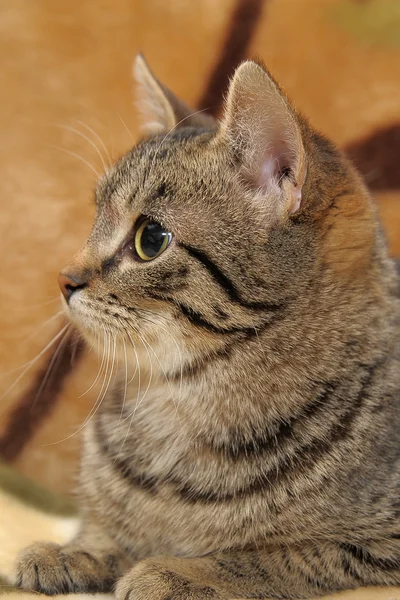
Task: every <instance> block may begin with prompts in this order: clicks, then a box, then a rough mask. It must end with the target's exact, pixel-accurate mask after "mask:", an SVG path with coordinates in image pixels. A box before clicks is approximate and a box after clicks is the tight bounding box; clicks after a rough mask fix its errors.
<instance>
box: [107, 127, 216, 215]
mask: <svg viewBox="0 0 400 600" xmlns="http://www.w3.org/2000/svg"><path fill="white" fill-rule="evenodd" d="M212 142H213V133H212V132H209V131H208V132H203V131H201V130H196V129H191V128H184V129H182V130H178V131H176V132H174V133H170V134H165V135H158V136H154V137H152V138H150V139H147V140H144V141H142V142H141V143H139V144H138V145H137V146H135V147H134V148H133V149H132V150H131V151H130V152H128V153H127V154H126V155H125V156H124V157H123V158H121V159H120V160H119V161H118V162H117V163H116V164H115V165H114V167H113V168H112V170H111V171H110V172H109V173H108V174H107V175H105V176H104V177H103V179H102V181H101V182H100V184H99V187H98V190H97V196H98V200H99V201H100V202H114V203H118V204H121V205H125V206H127V207H132V208H134V209H135V210H139V211H140V210H144V205H146V206H147V208H149V207H151V205H152V204H155V205H156V204H158V203H159V202H160V201H167V200H168V201H169V202H173V201H175V202H176V201H179V200H182V199H185V196H187V195H192V196H193V191H194V190H197V191H199V190H200V189H201V191H202V194H203V195H204V194H207V193H209V194H210V193H211V192H212V191H215V187H216V186H218V185H219V184H220V183H222V182H221V176H223V174H224V173H225V174H226V161H225V159H224V156H223V153H222V152H221V149H220V148H218V147H216V145H215V144H213V143H212Z"/></svg>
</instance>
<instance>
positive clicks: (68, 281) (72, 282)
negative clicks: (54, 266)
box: [58, 273, 87, 302]
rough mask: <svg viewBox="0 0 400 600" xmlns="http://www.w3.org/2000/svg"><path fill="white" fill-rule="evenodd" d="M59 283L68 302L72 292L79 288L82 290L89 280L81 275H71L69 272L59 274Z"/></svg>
mask: <svg viewBox="0 0 400 600" xmlns="http://www.w3.org/2000/svg"><path fill="white" fill-rule="evenodd" d="M58 285H59V286H60V290H61V292H62V295H63V296H64V298H65V299H66V301H67V302H68V301H69V299H70V298H71V296H72V294H73V293H74V292H76V291H78V290H82V289H83V288H85V287H86V286H87V282H86V281H85V280H84V279H83V278H82V277H79V275H76V274H74V275H69V274H68V273H60V274H59V276H58Z"/></svg>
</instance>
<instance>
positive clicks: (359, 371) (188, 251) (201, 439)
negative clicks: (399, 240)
mask: <svg viewBox="0 0 400 600" xmlns="http://www.w3.org/2000/svg"><path fill="white" fill-rule="evenodd" d="M139 68H140V69H141V82H142V85H145V87H147V91H148V97H149V98H148V99H149V100H150V103H151V104H152V106H153V107H154V106H157V110H156V111H155V112H156V121H158V122H160V121H161V122H162V124H163V125H164V126H168V127H172V126H173V125H174V119H175V123H176V122H177V121H178V120H179V119H178V117H181V118H182V114H184V112H183V113H182V112H180V111H184V108H185V107H183V106H182V105H181V104H178V103H176V101H174V99H173V98H172V97H171V95H170V92H168V91H167V90H165V89H164V88H163V87H161V86H159V84H158V82H156V80H153V79H152V77H151V74H150V73H149V71H148V70H147V69H146V68H145V66H144V65H143V64H142V62H141V61H140V63H139ZM263 86H264V89H263ZM149 90H150V91H149ZM263 98H265V101H266V103H267V108H266V111H265V112H264V113H263V111H262V110H261V108H260V106H261V105H262V102H264V100H263ZM174 102H175V104H174ZM171 103H172V104H171ZM257 103H259V105H260V106H258V107H256V109H254V106H253V105H254V104H256V105H257ZM157 111H158V112H157ZM260 115H263V117H262V119H261V118H260ZM271 115H272V116H271ZM271 118H273V120H274V123H273V125H272V126H271V125H270V122H269V121H270V119H271ZM191 119H192V120H193V119H195V117H191ZM264 119H266V121H268V126H267V127H264ZM189 121H190V119H189ZM182 125H184V124H182ZM189 125H190V127H184V128H181V129H180V128H179V127H178V128H177V129H176V130H175V131H173V132H171V133H170V134H168V136H166V135H165V134H161V135H156V136H153V137H150V139H149V140H145V141H144V142H142V143H141V144H140V145H139V146H138V147H137V148H135V149H134V150H133V151H132V152H131V153H129V154H128V155H127V156H126V157H124V158H123V159H121V161H120V162H119V163H118V164H117V165H116V166H115V167H114V168H113V169H112V170H111V172H110V173H109V174H108V176H107V177H106V178H105V179H104V180H103V181H102V183H101V185H100V187H99V191H98V205H99V209H98V216H97V219H96V223H95V226H94V229H93V232H92V234H91V237H90V238H89V241H88V244H87V246H86V247H85V248H84V249H83V251H82V253H81V254H80V256H79V258H78V260H77V261H76V262H75V266H74V269H75V270H76V269H78V267H79V276H77V275H74V276H72V275H71V274H70V273H69V274H68V278H67V279H65V280H63V282H62V286H63V291H64V295H65V296H66V297H67V298H68V300H70V306H71V313H72V317H73V319H74V320H76V321H77V322H78V324H81V325H82V323H83V324H84V325H85V328H86V329H87V335H88V336H89V337H92V338H93V332H94V333H95V334H96V333H98V331H97V330H98V329H99V328H101V327H103V328H104V327H106V328H107V330H108V331H112V332H113V339H114V338H115V334H116V333H118V335H120V336H123V335H124V331H128V332H130V333H129V334H128V338H126V337H125V339H124V343H123V346H122V347H121V346H119V347H118V352H119V354H121V353H122V355H124V356H125V358H126V356H127V354H126V353H127V349H126V348H127V345H128V344H130V343H131V342H134V343H135V345H136V346H137V352H138V356H137V358H138V360H139V361H140V363H141V366H142V370H141V381H140V385H139V390H138V382H137V380H135V381H134V382H130V383H129V382H128V384H127V381H128V373H127V372H126V371H125V369H124V367H123V368H122V369H121V372H120V373H119V377H118V379H117V381H116V382H115V383H114V384H113V387H112V388H111V390H110V392H109V393H108V394H107V397H106V399H105V400H104V402H103V403H102V405H101V406H100V408H99V410H98V411H97V413H96V415H95V417H94V418H93V419H92V421H91V423H90V425H89V426H88V427H87V428H86V430H85V451H84V454H83V459H82V473H81V486H80V490H81V505H82V513H83V526H82V531H81V533H80V534H79V535H78V538H77V539H76V540H74V541H73V542H72V543H71V544H70V545H69V546H68V547H66V548H65V549H59V548H57V547H53V546H50V545H42V546H40V547H34V548H33V549H28V550H27V551H26V552H25V553H24V555H23V556H22V557H21V561H20V565H19V579H20V582H21V584H22V585H23V586H24V587H28V588H33V589H37V590H43V591H45V592H47V593H53V592H59V591H85V590H89V591H90V590H107V589H111V588H112V587H113V586H114V585H115V584H116V583H117V580H118V579H119V577H120V576H121V575H123V574H124V573H125V572H126V574H125V576H124V577H123V578H122V580H121V581H120V582H119V583H118V585H117V596H118V598H120V599H121V600H124V599H125V598H132V600H134V599H135V600H142V599H143V600H147V598H149V599H150V598H152V599H155V600H158V599H160V600H161V599H165V600H166V599H167V598H174V599H175V598H193V599H204V598H212V597H215V598H229V597H266V596H275V597H280V598H298V597H312V596H315V595H318V594H321V593H323V592H330V591H333V590H337V589H345V588H351V587H357V586H360V585H369V584H372V585H380V584H396V583H400V520H399V513H400V503H399V480H400V453H399V443H398V440H397V432H398V431H399V427H400V299H399V294H398V287H399V284H398V276H397V274H396V269H395V266H394V263H392V261H390V260H389V259H388V257H387V254H386V248H385V244H384V242H383V240H382V235H381V232H380V226H379V222H378V220H377V217H376V215H375V210H374V206H373V203H372V201H371V199H370V197H369V195H368V192H367V191H366V189H365V187H364V185H363V184H362V182H361V180H360V178H359V176H358V175H357V173H356V172H355V171H354V170H353V168H352V166H351V165H350V164H349V163H348V162H347V160H346V159H345V158H344V157H343V156H342V155H341V154H340V153H338V152H337V150H335V148H334V147H333V146H332V145H331V144H330V143H329V142H327V141H326V140H325V139H324V138H322V137H321V136H319V135H317V134H315V133H314V132H313V131H312V130H311V128H309V126H308V124H307V123H306V122H305V121H304V120H303V119H301V118H300V117H298V115H297V114H296V113H295V112H294V111H293V109H291V108H290V105H289V104H288V103H287V100H286V99H285V98H284V97H283V96H282V94H281V92H280V91H279V89H278V88H277V87H276V85H275V83H274V82H273V80H272V79H271V78H270V77H269V76H268V75H267V74H266V73H265V72H264V71H262V69H261V68H260V67H259V66H257V65H255V64H254V63H245V64H244V65H243V66H242V67H240V69H239V70H238V72H237V73H236V75H235V78H234V80H233V83H232V85H231V90H230V95H229V97H228V103H227V109H226V115H225V118H224V120H223V122H222V125H221V127H220V128H219V129H215V128H211V129H210V128H207V122H206V120H204V121H201V122H199V123H196V122H189ZM246 136H247V137H246ZM258 138H263V139H258ZM141 214H144V215H146V217H150V218H151V219H152V222H153V221H155V222H161V223H162V226H163V228H164V230H165V231H172V232H173V235H174V238H173V241H171V247H170V248H168V249H166V250H165V254H162V255H160V257H159V258H155V259H154V261H150V262H149V263H147V262H137V263H136V264H134V261H132V252H134V250H132V248H133V247H134V243H133V241H132V234H131V233H130V231H131V230H132V224H134V223H135V221H136V219H137V218H138V217H139V216H140V215H141ZM139 223H140V221H139ZM135 235H136V234H135ZM135 240H136V237H135ZM128 255H129V256H128ZM127 257H128V258H127ZM136 258H137V257H136ZM146 260H147V259H146ZM131 269H135V271H131ZM76 272H78V271H76ZM83 273H84V275H83ZM124 278H125V279H124ZM68 286H69V287H68ZM72 288H74V289H72ZM77 291H79V293H76V292H77ZM72 292H73V293H72ZM71 296H72V299H71ZM99 315H101V318H100V317H99ZM132 319H134V320H136V321H135V323H133V324H132ZM96 323H99V325H96ZM135 325H136V326H137V329H136V330H135ZM135 331H136V333H137V336H138V337H137V336H136V337H135ZM143 338H144V340H145V341H143ZM108 339H111V334H110V333H109V334H107V340H108ZM112 348H114V351H115V348H116V346H115V345H114V346H109V347H108V352H109V353H110V352H112V351H113V350H112ZM122 350H123V352H122ZM154 557H155V558H154ZM137 561H139V562H137Z"/></svg>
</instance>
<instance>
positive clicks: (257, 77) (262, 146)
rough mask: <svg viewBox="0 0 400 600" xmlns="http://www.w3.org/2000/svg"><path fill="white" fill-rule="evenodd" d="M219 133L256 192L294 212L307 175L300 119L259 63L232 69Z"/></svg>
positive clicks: (298, 203) (297, 208)
mask: <svg viewBox="0 0 400 600" xmlns="http://www.w3.org/2000/svg"><path fill="white" fill-rule="evenodd" d="M220 131H221V136H222V137H223V138H224V139H225V140H226V141H228V144H229V145H230V146H231V147H232V148H233V150H234V152H235V155H236V157H237V159H238V160H239V162H240V164H241V168H242V172H243V175H244V176H245V178H246V180H247V182H248V183H249V185H250V186H251V187H252V188H253V189H254V191H257V192H258V193H259V194H261V195H267V194H269V195H271V196H274V197H277V196H279V197H280V199H281V202H280V203H279V204H280V206H283V205H285V206H286V207H287V210H288V212H289V213H290V214H294V213H295V212H297V211H298V210H299V209H300V208H301V204H302V188H303V184H304V181H305V177H306V170H307V169H306V156H305V150H304V146H303V140H302V133H301V127H300V122H299V118H298V116H297V114H296V113H295V111H294V109H293V108H292V106H291V105H290V103H289V100H288V99H287V98H286V96H285V95H284V93H283V92H282V90H281V89H280V87H279V86H278V84H277V83H276V81H275V80H274V79H273V77H272V76H271V75H270V73H269V72H268V71H267V70H266V69H264V68H263V67H262V66H261V65H259V64H258V63H256V62H254V61H251V60H248V61H246V62H244V63H242V64H241V65H240V66H239V67H238V68H237V69H236V71H235V73H234V76H233V78H232V81H231V84H230V87H229V90H228V95H227V99H226V104H225V113H224V116H223V119H222V123H221V130H220ZM275 204H276V205H278V202H276V203H275Z"/></svg>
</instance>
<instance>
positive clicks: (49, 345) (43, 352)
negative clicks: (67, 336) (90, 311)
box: [0, 323, 71, 400]
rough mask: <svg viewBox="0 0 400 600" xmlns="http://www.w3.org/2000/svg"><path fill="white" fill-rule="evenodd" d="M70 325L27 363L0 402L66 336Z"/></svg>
mask: <svg viewBox="0 0 400 600" xmlns="http://www.w3.org/2000/svg"><path fill="white" fill-rule="evenodd" d="M70 326H71V325H70V323H67V324H66V325H65V326H64V327H63V328H62V329H61V331H59V332H58V333H57V334H56V335H55V336H54V337H53V339H52V340H51V341H50V342H49V343H48V344H46V346H45V347H44V348H43V350H41V352H39V354H37V355H36V356H35V358H33V359H32V360H31V361H29V362H28V363H27V367H26V368H25V369H24V370H23V371H22V373H21V374H20V375H19V376H18V377H17V379H16V380H15V381H14V383H13V384H12V385H11V386H10V387H9V388H8V389H7V390H6V391H5V392H4V393H3V394H2V395H1V396H0V400H3V398H5V397H6V396H7V395H8V394H9V393H10V392H11V391H12V390H13V389H14V388H15V386H16V385H17V384H18V383H19V382H20V381H21V379H22V378H23V377H24V375H25V374H26V373H27V372H28V371H29V369H30V368H31V367H32V366H33V365H34V364H35V363H36V362H37V361H38V360H39V359H40V358H41V357H42V356H43V354H45V353H46V352H47V350H48V349H49V348H51V346H53V344H55V342H56V341H57V340H58V339H60V337H61V336H62V335H64V333H65V331H66V330H67V329H68V328H69V327H70Z"/></svg>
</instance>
